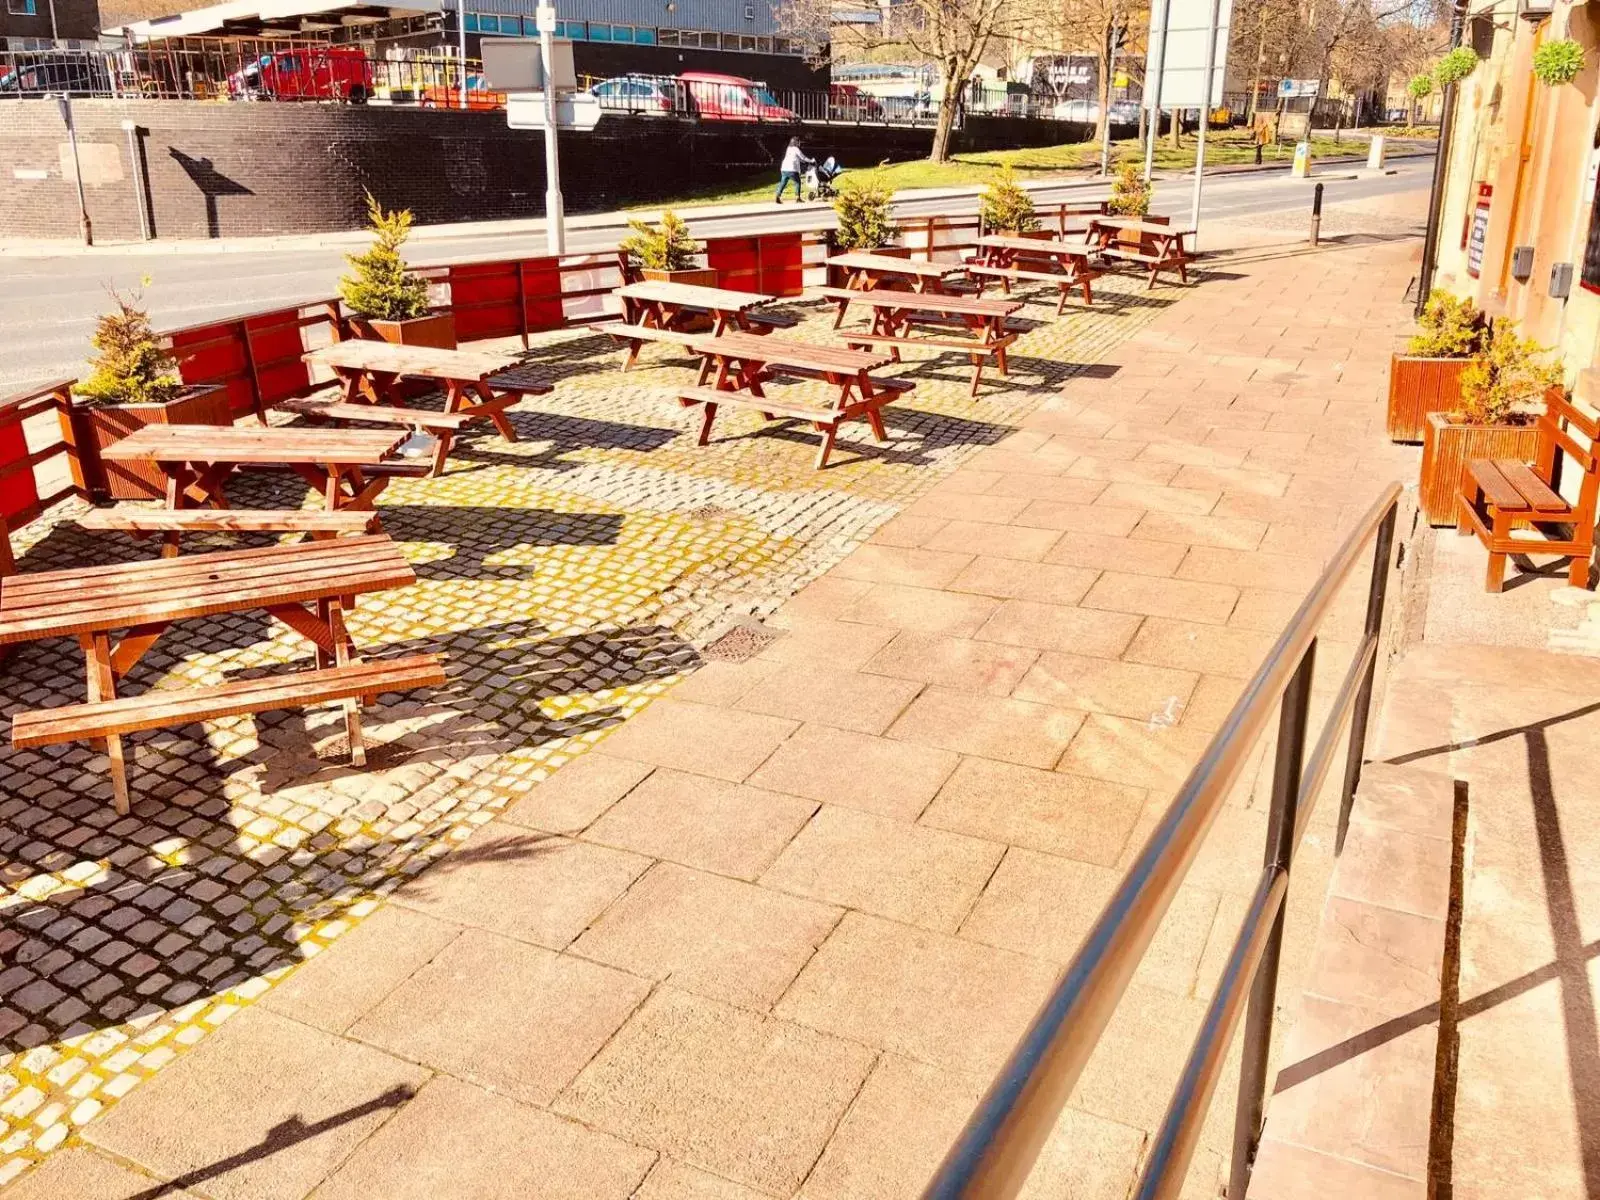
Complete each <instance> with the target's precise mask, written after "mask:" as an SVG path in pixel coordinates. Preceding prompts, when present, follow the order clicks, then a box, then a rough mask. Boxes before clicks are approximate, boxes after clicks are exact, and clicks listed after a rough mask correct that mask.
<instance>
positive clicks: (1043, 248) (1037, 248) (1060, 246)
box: [978, 233, 1100, 255]
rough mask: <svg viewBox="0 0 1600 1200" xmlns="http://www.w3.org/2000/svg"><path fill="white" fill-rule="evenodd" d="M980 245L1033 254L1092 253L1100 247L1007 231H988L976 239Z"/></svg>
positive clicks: (1078, 241) (1091, 243)
mask: <svg viewBox="0 0 1600 1200" xmlns="http://www.w3.org/2000/svg"><path fill="white" fill-rule="evenodd" d="M978 245H980V246H993V247H994V248H995V249H998V250H1025V251H1031V252H1032V253H1034V254H1084V255H1088V254H1094V253H1096V252H1097V251H1098V250H1099V249H1100V247H1099V246H1097V245H1095V244H1094V243H1093V242H1086V241H1083V240H1081V239H1073V238H1025V237H1014V236H1013V235H1011V234H1008V233H988V234H984V236H983V237H981V238H979V239H978Z"/></svg>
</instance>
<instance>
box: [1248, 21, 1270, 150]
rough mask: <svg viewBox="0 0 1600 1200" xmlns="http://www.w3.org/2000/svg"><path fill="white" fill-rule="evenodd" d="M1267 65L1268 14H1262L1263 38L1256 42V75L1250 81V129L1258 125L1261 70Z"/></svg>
mask: <svg viewBox="0 0 1600 1200" xmlns="http://www.w3.org/2000/svg"><path fill="white" fill-rule="evenodd" d="M1266 63H1267V14H1266V12H1265V11H1263V12H1262V14H1261V36H1260V38H1259V39H1257V41H1256V73H1255V75H1254V76H1253V77H1252V78H1251V80H1250V128H1252V129H1254V128H1255V125H1256V111H1257V109H1258V108H1259V107H1260V105H1259V101H1260V99H1261V69H1262V68H1263V67H1264V66H1266Z"/></svg>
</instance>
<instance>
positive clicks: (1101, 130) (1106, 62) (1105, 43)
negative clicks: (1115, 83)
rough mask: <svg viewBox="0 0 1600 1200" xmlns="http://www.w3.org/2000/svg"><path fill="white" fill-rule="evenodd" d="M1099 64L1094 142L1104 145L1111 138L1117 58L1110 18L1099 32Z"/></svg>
mask: <svg viewBox="0 0 1600 1200" xmlns="http://www.w3.org/2000/svg"><path fill="white" fill-rule="evenodd" d="M1098 50H1099V60H1100V61H1099V62H1098V63H1097V64H1096V67H1097V73H1098V75H1099V79H1098V81H1097V83H1098V88H1097V90H1098V92H1099V95H1098V97H1097V98H1098V100H1099V101H1100V119H1099V120H1098V121H1096V122H1095V130H1094V138H1095V141H1097V142H1101V143H1104V142H1105V140H1106V139H1107V138H1108V137H1110V136H1111V71H1112V67H1113V66H1114V64H1115V62H1116V57H1117V23H1116V21H1115V20H1114V19H1112V18H1109V17H1108V18H1107V19H1106V23H1105V25H1104V26H1103V27H1102V28H1101V30H1100V45H1099V47H1098Z"/></svg>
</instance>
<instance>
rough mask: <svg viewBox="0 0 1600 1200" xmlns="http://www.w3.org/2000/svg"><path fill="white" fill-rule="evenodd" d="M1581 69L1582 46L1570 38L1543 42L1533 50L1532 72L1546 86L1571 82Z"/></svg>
mask: <svg viewBox="0 0 1600 1200" xmlns="http://www.w3.org/2000/svg"><path fill="white" fill-rule="evenodd" d="M1581 70H1583V47H1582V46H1580V45H1578V43H1577V42H1575V41H1573V40H1572V39H1571V38H1560V39H1558V40H1556V41H1553V42H1545V43H1544V44H1543V45H1542V46H1540V47H1539V48H1538V49H1537V50H1535V51H1534V52H1533V73H1534V75H1535V76H1536V77H1537V78H1538V80H1539V82H1540V83H1542V84H1544V85H1545V86H1546V87H1560V86H1561V85H1562V84H1564V83H1571V82H1572V81H1573V80H1574V79H1576V78H1577V77H1578V72H1579V71H1581Z"/></svg>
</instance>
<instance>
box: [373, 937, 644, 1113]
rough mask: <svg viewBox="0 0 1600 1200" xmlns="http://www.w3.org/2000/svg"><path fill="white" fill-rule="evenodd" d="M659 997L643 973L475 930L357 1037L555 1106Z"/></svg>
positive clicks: (390, 1000)
mask: <svg viewBox="0 0 1600 1200" xmlns="http://www.w3.org/2000/svg"><path fill="white" fill-rule="evenodd" d="M649 992H650V985H649V983H648V982H646V981H645V980H643V979H640V978H638V977H637V976H635V975H629V974H626V973H624V972H622V971H617V970H613V969H612V968H610V967H604V966H601V965H600V964H598V963H592V962H585V961H583V960H582V959H578V958H573V957H570V956H567V955H557V954H552V953H551V952H550V951H548V950H542V949H540V948H539V947H537V946H530V945H527V944H525V943H522V942H515V941H511V940H510V939H508V938H503V937H497V936H495V935H493V934H489V933H483V932H479V931H475V930H473V931H468V932H466V933H463V934H462V935H461V936H460V937H459V938H457V939H456V940H455V941H454V942H453V943H451V944H450V945H449V946H448V947H446V948H445V950H444V951H442V952H441V953H440V954H439V955H438V956H437V957H436V958H435V959H434V960H433V961H432V962H431V963H429V964H428V965H427V966H425V967H423V968H422V969H421V970H420V971H418V972H417V973H416V974H415V975H413V976H412V977H411V978H410V979H408V980H407V981H406V982H405V983H403V984H401V985H400V987H398V988H396V989H395V990H394V991H393V992H391V993H390V994H389V996H388V997H387V998H386V999H384V1001H383V1002H382V1003H381V1004H379V1005H378V1006H377V1007H376V1008H374V1009H373V1010H372V1011H371V1012H369V1013H367V1015H366V1016H364V1017H362V1018H361V1020H359V1021H357V1022H356V1024H355V1025H354V1026H352V1027H351V1029H350V1036H351V1037H352V1038H356V1039H358V1040H360V1041H361V1042H364V1043H366V1044H368V1045H371V1046H376V1047H378V1048H380V1049H383V1050H386V1051H388V1052H389V1053H391V1054H396V1055H401V1056H403V1057H405V1058H407V1059H410V1060H412V1061H414V1062H420V1063H424V1064H426V1065H428V1066H429V1067H431V1068H433V1069H435V1070H439V1071H447V1072H449V1073H450V1074H452V1075H456V1076H458V1077H460V1078H462V1079H465V1080H468V1081H470V1082H473V1083H477V1084H480V1085H481V1086H483V1087H487V1088H489V1089H491V1090H493V1091H497V1092H502V1093H504V1094H505V1095H508V1096H514V1097H516V1098H518V1099H521V1100H526V1101H528V1102H529V1103H531V1104H548V1103H549V1102H550V1101H551V1100H552V1099H554V1097H555V1096H556V1094H557V1093H558V1092H560V1090H561V1089H562V1088H563V1087H565V1086H566V1085H567V1084H568V1083H569V1082H570V1081H571V1080H572V1078H573V1076H575V1075H576V1074H577V1073H578V1071H579V1070H580V1069H582V1067H583V1065H584V1064H585V1063H586V1062H588V1061H589V1059H590V1058H592V1057H593V1056H594V1054H595V1052H596V1051H597V1050H599V1049H600V1047H601V1046H603V1045H604V1044H605V1043H606V1041H607V1039H609V1038H610V1037H611V1035H612V1034H613V1033H615V1032H616V1031H617V1029H618V1028H619V1027H620V1026H621V1025H622V1023H623V1022H624V1021H626V1020H627V1019H628V1017H629V1015H630V1014H631V1013H632V1012H633V1011H634V1009H636V1008H637V1007H638V1006H639V1004H640V1003H641V1002H642V1001H643V1000H644V998H645V996H646V995H648V994H649Z"/></svg>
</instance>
